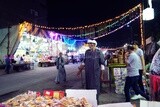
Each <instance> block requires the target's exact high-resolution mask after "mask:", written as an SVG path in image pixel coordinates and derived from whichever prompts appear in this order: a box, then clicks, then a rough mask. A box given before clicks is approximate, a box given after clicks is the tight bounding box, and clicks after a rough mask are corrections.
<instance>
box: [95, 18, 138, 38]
mask: <svg viewBox="0 0 160 107" xmlns="http://www.w3.org/2000/svg"><path fill="white" fill-rule="evenodd" d="M139 17H140V16H137V17H136V18H134V19H132V20H130V21H129V22H128V23H125V24H124V25H122V26H120V27H118V28H117V29H115V30H112V31H111V32H108V33H106V34H103V35H101V36H98V37H95V38H94V39H99V38H101V37H104V36H106V35H109V34H112V33H114V32H115V31H117V30H120V29H122V28H123V27H124V26H126V25H128V24H130V23H132V22H133V21H135V20H136V19H138V18H139Z"/></svg>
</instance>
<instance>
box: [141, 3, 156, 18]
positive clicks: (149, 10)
mask: <svg viewBox="0 0 160 107" xmlns="http://www.w3.org/2000/svg"><path fill="white" fill-rule="evenodd" d="M148 4H149V7H148V8H146V9H144V10H143V20H152V19H154V9H153V8H152V0H148Z"/></svg>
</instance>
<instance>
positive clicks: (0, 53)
mask: <svg viewBox="0 0 160 107" xmlns="http://www.w3.org/2000/svg"><path fill="white" fill-rule="evenodd" d="M19 27H20V26H19V25H14V26H12V27H8V28H3V29H0V62H1V63H3V59H4V56H5V55H7V54H13V53H14V52H15V50H16V47H17V46H18V44H19V36H20V35H19Z"/></svg>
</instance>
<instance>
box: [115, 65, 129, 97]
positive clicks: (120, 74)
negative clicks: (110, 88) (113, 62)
mask: <svg viewBox="0 0 160 107" xmlns="http://www.w3.org/2000/svg"><path fill="white" fill-rule="evenodd" d="M113 72H114V78H115V86H116V87H115V92H116V93H117V94H124V85H125V78H126V75H127V69H126V68H114V69H113Z"/></svg>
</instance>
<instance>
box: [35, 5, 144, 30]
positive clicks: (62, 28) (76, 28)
mask: <svg viewBox="0 0 160 107" xmlns="http://www.w3.org/2000/svg"><path fill="white" fill-rule="evenodd" d="M140 7H141V4H138V5H137V6H135V7H134V8H132V9H130V10H128V11H127V12H125V13H123V14H121V15H119V16H116V17H114V18H113V19H108V20H105V21H101V22H98V23H95V24H91V25H85V26H79V27H47V26H41V25H36V24H35V25H34V26H35V27H38V28H43V29H49V30H82V29H86V28H92V27H97V26H100V25H102V24H105V23H108V22H111V21H113V20H116V19H119V18H120V17H123V16H126V15H128V14H130V13H132V12H133V11H135V10H136V9H137V8H140Z"/></svg>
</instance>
